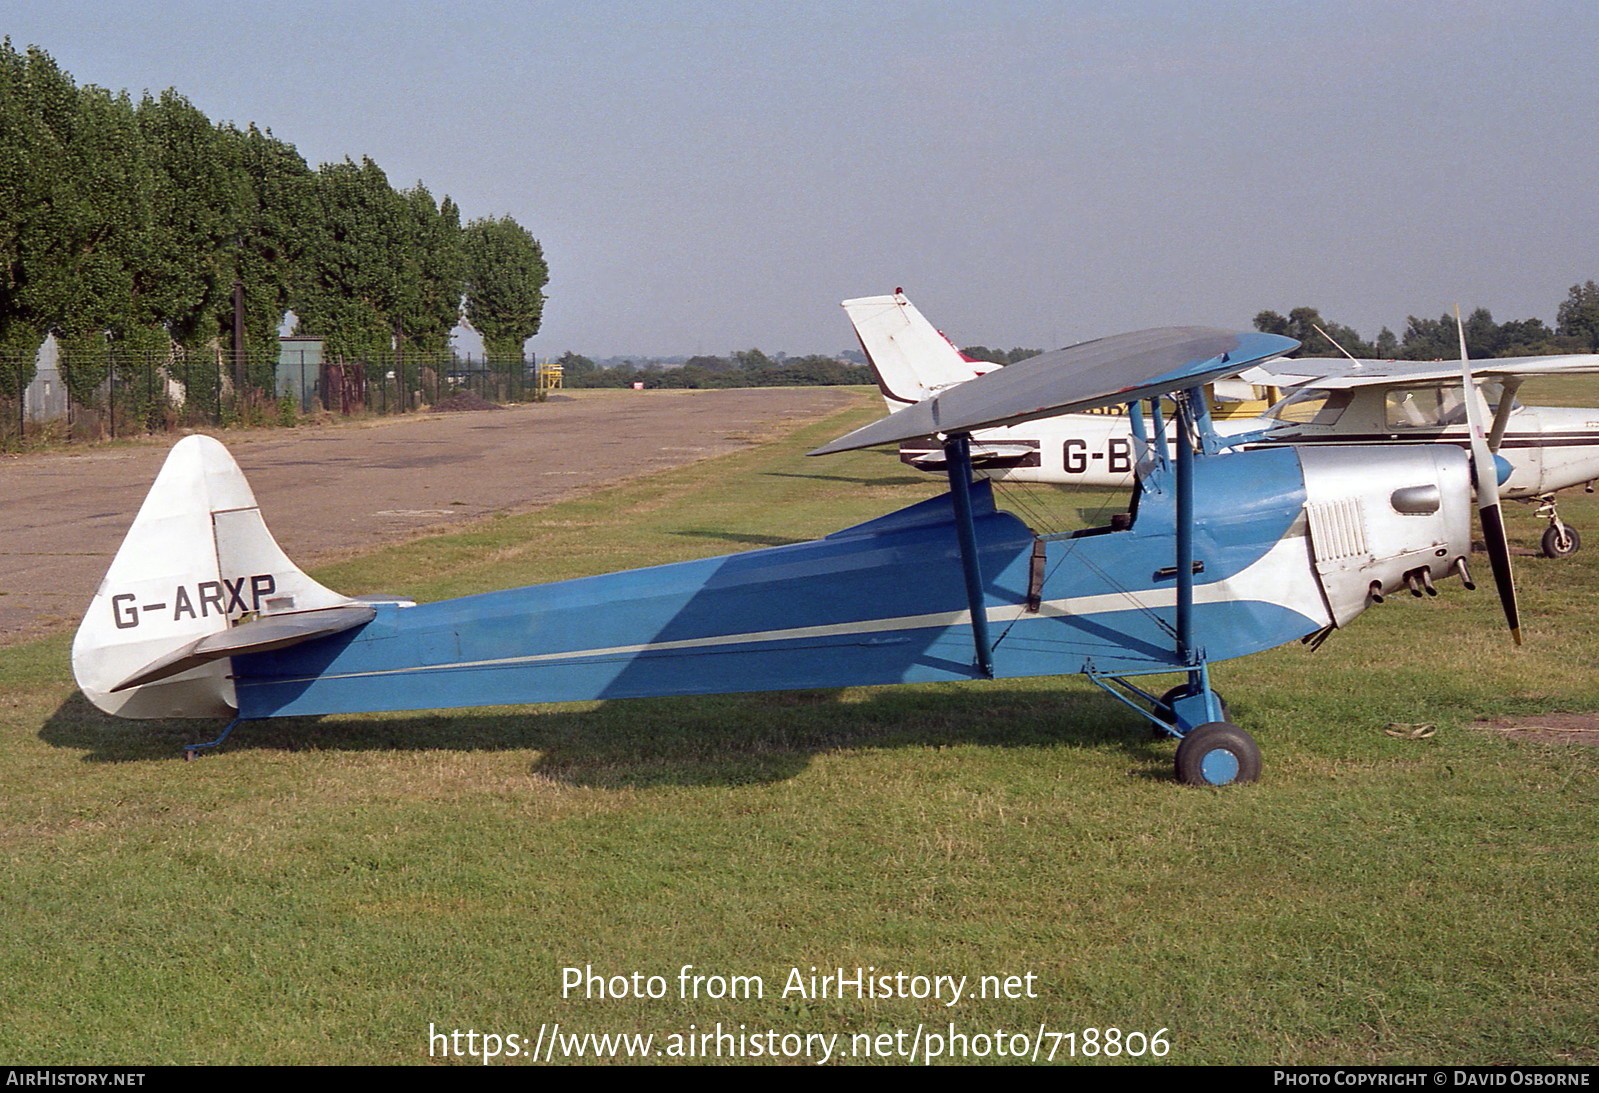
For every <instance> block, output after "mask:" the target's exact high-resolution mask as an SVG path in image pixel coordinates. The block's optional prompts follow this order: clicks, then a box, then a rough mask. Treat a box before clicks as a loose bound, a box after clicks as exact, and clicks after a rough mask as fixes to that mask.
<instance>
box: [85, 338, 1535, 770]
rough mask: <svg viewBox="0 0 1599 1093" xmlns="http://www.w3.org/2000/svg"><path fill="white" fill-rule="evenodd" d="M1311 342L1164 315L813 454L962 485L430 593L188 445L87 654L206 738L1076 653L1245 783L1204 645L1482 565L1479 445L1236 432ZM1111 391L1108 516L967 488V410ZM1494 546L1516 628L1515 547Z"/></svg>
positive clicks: (986, 667) (137, 710)
mask: <svg viewBox="0 0 1599 1093" xmlns="http://www.w3.org/2000/svg"><path fill="white" fill-rule="evenodd" d="M1294 344H1295V343H1293V342H1292V341H1291V340H1290V339H1287V338H1283V337H1279V336H1276V335H1269V334H1259V333H1241V334H1235V333H1230V332H1227V331H1221V330H1210V329H1204V328H1193V327H1187V328H1167V329H1161V330H1152V331H1143V332H1140V333H1135V334H1126V335H1119V336H1116V337H1112V338H1105V339H1101V340H1099V341H1096V342H1090V343H1086V344H1084V345H1079V346H1074V347H1072V348H1070V349H1066V350H1061V351H1059V352H1056V353H1050V354H1045V355H1044V356H1041V357H1035V358H1033V359H1032V360H1029V361H1025V362H1022V363H1020V364H1017V365H1012V366H1010V367H1008V368H1005V369H1003V370H1000V371H998V372H994V373H991V374H989V375H986V376H983V377H980V378H978V379H976V380H973V381H971V382H969V383H965V384H961V385H960V386H958V387H956V388H952V389H950V390H949V391H946V392H943V393H941V394H939V395H937V396H936V397H933V398H931V399H928V400H925V401H922V402H919V403H917V404H916V405H914V406H911V407H908V408H906V409H904V410H901V411H899V412H897V413H894V414H892V415H890V416H889V417H887V418H884V419H882V420H881V421H878V422H876V423H874V424H873V425H869V426H867V427H865V428H863V429H860V430H857V431H856V432H854V433H851V434H850V435H848V436H846V437H843V438H840V439H839V440H836V441H834V442H832V443H830V444H828V445H826V446H824V447H823V448H821V449H818V450H817V452H814V453H812V454H815V455H820V454H826V453H828V452H837V451H846V450H851V449H855V448H860V447H868V446H873V445H877V444H894V443H898V442H899V441H901V440H903V439H905V438H907V437H913V436H922V435H927V434H935V435H939V436H941V437H942V438H943V446H944V452H945V455H946V463H947V467H948V477H949V483H950V490H949V492H948V493H947V494H944V495H942V496H939V497H937V498H933V499H931V500H927V501H923V502H921V503H918V504H915V505H911V506H910V507H908V508H905V509H901V510H900V511H898V512H895V513H892V514H890V515H888V516H884V517H881V518H879V519H876V520H871V521H868V522H867V523H864V524H860V525H857V526H855V527H851V528H846V529H844V530H842V531H838V532H835V533H834V534H832V535H829V536H827V537H826V538H824V539H821V540H818V541H815V542H809V543H800V544H796V545H791V546H781V547H775V548H771V549H765V550H756V551H751V552H748V553H743V554H734V555H729V556H727V557H722V558H711V559H706V560H703V561H691V562H681V563H677V564H673V565H666V566H660V567H656V568H650V569H641V570H633V571H628V572H621V573H613V574H609V575H605V576H598V577H588V578H583V579H580V580H573V581H563V582H559V583H554V584H546V585H535V586H532V587H527V588H519V589H512V590H509V591H503V592H492V593H486V594H483V595H476V596H468V597H465V598H462V599H455V600H448V601H444V602H439V603H427V604H417V603H412V602H409V601H401V600H381V601H376V602H372V601H365V600H361V599H357V598H352V597H346V596H342V595H340V594H338V593H336V592H334V591H332V590H330V589H328V588H325V587H323V586H322V585H320V584H317V583H316V582H315V581H313V580H311V579H310V578H309V577H308V576H306V575H305V574H304V573H302V572H301V571H300V570H299V569H298V568H296V567H295V565H294V564H293V563H292V562H291V561H290V560H289V559H288V558H287V557H286V556H285V555H284V553H283V551H282V550H281V549H280V548H279V547H278V545H277V543H276V542H275V541H274V540H273V538H272V536H271V534H270V532H268V530H267V528H266V525H265V523H264V522H263V520H262V517H261V513H260V509H259V507H258V505H257V503H256V501H255V498H254V496H253V495H252V493H251V491H250V488H249V485H248V484H247V483H246V482H245V480H244V476H243V474H242V473H241V472H240V470H239V468H238V466H237V465H236V464H235V463H234V462H233V460H232V458H231V457H230V456H229V455H228V453H227V450H226V449H225V448H224V447H223V445H222V444H220V443H219V442H217V441H216V440H213V439H210V438H207V437H202V436H195V437H189V438H186V439H185V440H183V441H181V442H180V443H178V444H177V445H176V446H174V448H173V450H172V452H171V455H170V456H169V458H168V460H167V462H166V465H165V466H164V467H163V468H162V470H161V473H160V475H159V476H158V477H157V479H156V481H155V484H154V486H153V487H152V488H151V491H150V494H149V496H148V498H147V499H146V500H145V503H144V505H143V507H142V508H141V509H140V511H139V514H138V517H137V518H136V519H135V521H134V523H133V526H132V528H131V529H130V531H129V533H128V537H127V539H126V541H125V542H124V543H123V545H122V547H121V549H120V550H119V552H118V554H117V555H116V558H115V559H114V561H113V562H112V564H111V568H110V571H109V572H108V573H107V575H106V577H105V580H104V581H103V582H102V583H101V585H100V588H99V590H98V592H97V593H96V595H95V597H94V600H93V602H92V603H91V604H90V606H89V609H88V612H87V614H86V615H85V617H84V620H83V623H82V625H81V626H80V628H79V630H78V633H77V638H76V640H75V642H74V645H73V668H74V672H75V674H76V677H77V680H78V684H79V686H80V687H81V688H82V689H83V692H84V693H85V694H86V695H87V696H88V698H89V699H90V700H91V701H92V702H93V703H94V704H95V705H96V706H98V707H99V708H100V709H102V710H105V711H107V712H110V713H113V714H117V715H120V716H123V717H131V718H169V717H200V718H232V719H233V720H232V721H231V722H230V724H229V725H228V728H227V729H226V730H224V732H223V733H222V735H221V736H219V737H218V738H217V739H216V740H214V741H212V742H210V744H206V745H197V747H208V746H212V745H215V744H218V743H220V742H221V741H222V739H224V738H225V737H226V736H227V734H228V732H230V731H231V730H232V728H233V727H234V725H236V724H238V723H240V722H245V721H253V720H258V719H262V718H270V717H284V716H299V715H316V714H340V713H350V712H356V711H369V710H409V709H433V708H445V707H465V706H480V705H499V704H509V703H529V702H565V701H576V700H590V699H607V698H638V697H646V696H656V695H690V694H711V693H728V692H739V691H763V690H777V689H792V688H811V687H842V686H858V685H876V684H891V683H914V682H929V681H941V680H973V681H977V680H983V679H993V678H1009V677H1019V676H1042V675H1059V674H1065V673H1082V674H1083V675H1086V676H1087V677H1088V678H1089V679H1091V680H1093V681H1094V682H1095V683H1097V684H1099V685H1100V686H1101V687H1103V688H1105V689H1106V690H1107V691H1108V692H1109V693H1111V694H1112V695H1115V696H1116V697H1117V698H1119V699H1120V700H1122V701H1123V702H1125V703H1126V704H1128V705H1129V706H1131V707H1133V708H1134V709H1136V710H1138V711H1139V712H1141V713H1143V714H1145V715H1146V716H1148V717H1149V718H1150V719H1151V720H1152V721H1153V722H1155V723H1156V724H1158V725H1159V726H1160V727H1161V728H1163V729H1164V730H1165V731H1167V732H1169V733H1170V734H1171V735H1173V736H1175V737H1178V738H1179V740H1180V743H1179V746H1178V748H1177V756H1176V770H1177V776H1178V778H1179V779H1181V780H1182V781H1184V782H1189V783H1195V784H1216V785H1220V784H1226V783H1229V782H1233V781H1250V780H1253V779H1254V778H1255V777H1256V776H1257V775H1258V773H1259V767H1260V753H1259V749H1258V748H1257V747H1256V745H1255V743H1254V741H1253V740H1252V739H1251V737H1250V736H1249V735H1248V734H1247V733H1246V732H1244V731H1243V730H1242V729H1240V728H1238V727H1237V726H1235V725H1233V724H1230V723H1228V722H1227V720H1226V716H1225V713H1224V710H1223V707H1222V705H1221V702H1220V700H1219V698H1218V697H1217V696H1216V694H1215V692H1214V691H1213V690H1212V689H1211V686H1210V679H1209V668H1208V666H1209V665H1210V664H1211V663H1213V662H1215V661H1221V660H1226V659H1229V658H1232V657H1239V656H1244V655H1246V654H1249V653H1254V652H1258V651H1260V650H1264V649H1270V648H1272V647H1274V646H1277V645H1281V644H1283V643H1285V642H1290V641H1294V640H1296V639H1306V640H1319V638H1320V637H1325V636H1326V634H1328V633H1330V632H1331V631H1332V630H1333V629H1336V628H1339V627H1343V626H1346V625H1348V623H1349V622H1350V621H1351V620H1352V619H1353V618H1354V617H1355V616H1356V615H1358V614H1359V613H1360V612H1361V611H1362V610H1364V609H1365V608H1366V607H1367V606H1368V605H1370V604H1372V603H1374V602H1380V601H1381V599H1382V598H1383V597H1384V596H1386V595H1388V594H1390V593H1393V592H1395V591H1397V590H1399V589H1401V588H1404V587H1407V586H1408V587H1410V588H1412V590H1416V591H1417V592H1418V594H1419V591H1420V589H1422V588H1425V589H1426V590H1428V591H1434V584H1435V582H1439V581H1442V580H1444V579H1445V578H1446V577H1448V576H1450V575H1457V576H1460V577H1461V578H1462V579H1463V580H1465V581H1466V583H1467V585H1468V587H1469V586H1470V582H1469V577H1468V576H1467V570H1466V559H1467V555H1468V554H1469V552H1470V550H1471V533H1470V526H1469V525H1470V519H1469V510H1470V507H1471V498H1472V469H1471V463H1472V459H1471V458H1468V456H1467V453H1465V452H1463V451H1461V450H1460V449H1458V448H1453V447H1448V446H1440V445H1431V446H1412V447H1396V448H1392V449H1385V450H1384V451H1383V452H1382V457H1381V459H1376V460H1374V459H1373V457H1372V456H1371V454H1370V452H1369V451H1368V452H1366V453H1363V454H1361V455H1359V456H1358V457H1356V456H1352V455H1351V453H1349V452H1347V451H1340V450H1336V449H1311V448H1292V447H1283V448H1273V449H1261V450H1254V451H1226V450H1224V448H1223V447H1222V441H1221V439H1220V438H1218V437H1217V436H1216V434H1215V432H1214V430H1213V429H1211V427H1210V424H1209V420H1208V415H1207V413H1206V410H1205V405H1204V399H1203V394H1202V386H1203V385H1204V384H1205V383H1207V382H1210V381H1211V380H1213V379H1215V378H1216V377H1217V376H1220V375H1224V374H1232V373H1236V372H1237V371H1238V370H1239V369H1240V368H1242V367H1247V366H1248V365H1249V364H1251V363H1253V362H1255V361H1259V360H1262V359H1265V358H1268V357H1271V356H1275V355H1277V354H1281V353H1284V352H1287V351H1289V350H1291V349H1292V348H1293V346H1294ZM1161 396H1172V397H1174V398H1175V404H1176V407H1177V409H1176V412H1175V414H1174V415H1172V416H1170V417H1166V416H1163V411H1162V409H1161V407H1162V405H1163V400H1162V398H1161ZM1118 404H1119V405H1125V406H1127V407H1128V414H1129V420H1130V421H1131V423H1132V428H1133V430H1134V434H1135V436H1136V437H1137V438H1138V441H1139V444H1140V448H1141V452H1142V466H1143V472H1142V473H1141V475H1140V476H1139V478H1138V481H1137V483H1136V485H1135V487H1134V490H1133V496H1132V501H1131V504H1130V506H1129V512H1128V513H1127V514H1124V515H1123V516H1122V517H1120V518H1119V519H1117V520H1115V521H1114V522H1113V523H1112V525H1111V526H1108V527H1099V528H1092V529H1089V530H1085V531H1079V532H1073V533H1069V534H1057V535H1049V534H1039V533H1037V532H1035V530H1034V529H1032V528H1030V527H1028V525H1027V524H1026V523H1024V522H1023V521H1022V520H1021V519H1019V518H1017V517H1016V516H1014V515H1012V514H1010V513H1008V512H1004V511H1000V510H998V509H997V508H996V507H995V505H994V500H993V497H992V495H991V493H990V489H989V484H988V483H987V482H986V481H982V480H980V479H979V480H976V481H974V479H973V473H972V468H971V458H970V438H971V434H972V432H973V431H974V430H976V429H981V428H987V427H993V426H997V425H1008V424H1016V423H1019V422H1025V421H1030V420H1035V419H1038V418H1041V417H1046V416H1050V415H1054V414H1058V413H1061V412H1064V411H1067V410H1073V409H1088V408H1093V407H1099V406H1109V405H1118ZM1165 404H1166V405H1169V404H1170V403H1169V402H1167V403H1165ZM1146 407H1147V413H1146V409H1145V408H1146ZM1173 449H1174V454H1170V455H1168V454H1167V453H1168V452H1172V451H1173ZM1357 458H1358V463H1356V462H1354V461H1353V460H1355V459H1357ZM1491 458H1492V457H1491V456H1489V455H1488V454H1487V452H1486V450H1483V451H1480V452H1478V453H1476V459H1477V461H1478V462H1479V463H1481V464H1482V465H1487V464H1488V463H1489V462H1490V461H1491ZM1486 496H1488V498H1489V502H1490V504H1489V505H1488V506H1486V507H1491V508H1492V516H1493V517H1494V518H1497V516H1498V501H1497V498H1496V497H1495V496H1494V493H1493V491H1492V490H1488V491H1486ZM1484 515H1485V517H1487V513H1486V511H1485V513H1484ZM1488 523H1493V524H1494V526H1495V527H1497V523H1496V521H1493V520H1489V521H1488ZM1496 534H1497V536H1498V545H1499V547H1500V548H1502V547H1503V531H1502V527H1499V528H1498V530H1497V532H1496V531H1494V530H1493V529H1492V528H1489V529H1488V530H1487V531H1486V534H1485V538H1486V539H1487V540H1488V543H1489V546H1490V548H1494V547H1495V538H1494V537H1495V535H1496ZM1490 554H1491V556H1492V557H1493V558H1494V560H1495V566H1496V576H1497V575H1498V571H1499V567H1500V565H1501V564H1502V565H1503V579H1502V580H1501V593H1502V595H1503V596H1504V597H1505V605H1506V613H1507V618H1509V619H1510V621H1511V623H1512V626H1513V627H1515V626H1517V625H1519V624H1518V622H1517V620H1516V616H1515V606H1514V591H1513V589H1511V587H1510V583H1509V568H1508V567H1509V557H1508V550H1505V549H1491V550H1490ZM1161 676H1166V677H1172V676H1175V677H1176V680H1177V681H1176V685H1175V686H1173V687H1171V689H1170V690H1168V691H1166V693H1165V694H1164V695H1160V694H1157V693H1156V692H1157V691H1158V690H1159V687H1158V686H1156V685H1154V684H1153V683H1152V682H1151V681H1152V680H1154V679H1156V678H1158V677H1161ZM189 754H190V756H191V757H192V755H193V749H190V751H189Z"/></svg>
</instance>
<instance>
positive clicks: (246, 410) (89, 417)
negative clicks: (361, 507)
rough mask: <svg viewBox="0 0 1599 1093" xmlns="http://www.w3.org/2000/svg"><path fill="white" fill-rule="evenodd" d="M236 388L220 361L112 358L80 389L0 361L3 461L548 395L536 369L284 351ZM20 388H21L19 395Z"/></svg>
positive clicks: (25, 365)
mask: <svg viewBox="0 0 1599 1093" xmlns="http://www.w3.org/2000/svg"><path fill="white" fill-rule="evenodd" d="M256 371H257V372H260V373H263V374H258V375H254V376H251V377H249V378H247V379H246V381H245V382H244V383H243V384H242V385H241V384H239V383H238V382H236V372H235V369H234V368H233V362H232V360H231V356H230V355H229V354H226V353H217V352H206V353H184V352H182V351H181V350H178V349H176V348H174V349H173V350H172V351H171V352H169V353H166V354H162V355H160V356H150V355H145V356H132V355H127V356H119V355H117V354H116V353H115V352H114V351H113V353H112V354H111V356H110V359H109V361H108V362H107V364H106V366H105V368H104V376H103V378H102V379H100V381H99V382H98V383H97V384H94V385H92V386H89V387H88V389H87V390H85V389H84V385H83V384H81V383H71V382H69V379H70V377H69V376H68V375H65V374H63V372H62V371H61V370H60V369H59V368H58V367H57V363H56V360H55V358H54V356H53V355H45V354H41V357H40V359H39V360H38V361H32V360H27V361H24V360H18V359H5V358H0V451H18V450H22V449H25V448H30V447H37V446H40V445H44V444H60V443H72V442H80V441H96V440H106V439H114V438H116V437H121V436H134V435H139V434H144V433H159V432H170V431H174V430H181V429H193V428H205V427H211V428H216V427H227V426H234V425H246V426H259V425H274V424H276V425H292V424H294V423H295V422H296V421H298V420H300V419H302V418H306V417H313V418H314V417H320V416H323V415H333V416H338V417H360V416H364V415H382V414H406V413H416V412H418V411H421V410H425V409H427V408H429V407H431V406H434V405H438V404H440V403H444V402H446V400H449V399H451V398H452V397H453V396H456V395H459V394H462V393H464V392H465V393H470V394H472V395H476V396H477V397H479V398H482V399H485V400H487V401H489V402H495V403H506V402H524V401H529V400H533V399H538V398H542V397H544V391H543V390H542V389H541V388H540V386H539V382H538V377H537V374H536V372H535V371H534V369H533V366H531V365H529V364H527V363H525V362H522V361H485V360H474V359H472V358H470V357H460V356H456V355H454V354H448V355H423V354H413V353H405V354H396V355H394V356H393V357H388V358H386V359H370V358H369V359H359V358H347V357H338V358H335V359H332V360H322V359H321V353H320V351H319V349H318V351H307V350H303V349H302V350H292V351H286V352H285V353H284V354H283V355H282V357H281V358H280V359H279V361H278V363H277V365H276V368H275V371H274V372H273V373H271V374H265V372H264V369H259V368H258V369H257V370H256ZM19 389H20V390H19Z"/></svg>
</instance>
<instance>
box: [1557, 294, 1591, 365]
mask: <svg viewBox="0 0 1599 1093" xmlns="http://www.w3.org/2000/svg"><path fill="white" fill-rule="evenodd" d="M1555 321H1556V324H1557V325H1556V331H1557V332H1558V333H1559V334H1561V335H1562V336H1564V337H1568V338H1571V339H1573V340H1574V342H1575V343H1576V344H1577V345H1578V346H1580V347H1581V348H1582V349H1584V350H1586V351H1587V352H1590V353H1591V352H1595V351H1599V284H1595V283H1594V282H1592V281H1585V282H1583V283H1582V284H1580V285H1572V286H1571V292H1570V294H1569V295H1568V296H1567V297H1566V299H1565V300H1564V301H1563V302H1562V303H1561V305H1560V310H1559V311H1558V312H1557V313H1556V314H1555Z"/></svg>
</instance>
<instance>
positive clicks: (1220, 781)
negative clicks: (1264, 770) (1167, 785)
mask: <svg viewBox="0 0 1599 1093" xmlns="http://www.w3.org/2000/svg"><path fill="white" fill-rule="evenodd" d="M1259 777H1260V748H1259V747H1258V746H1256V744H1255V738H1254V737H1252V736H1250V735H1249V734H1248V733H1247V732H1245V731H1244V730H1243V729H1240V728H1239V727H1238V726H1237V725H1233V724H1229V723H1228V722H1226V721H1211V722H1208V723H1206V724H1204V725H1200V726H1199V727H1198V728H1196V729H1194V731H1193V732H1190V733H1189V734H1188V735H1187V736H1185V737H1183V738H1182V740H1181V741H1179V742H1178V744H1177V780H1178V781H1179V782H1182V783H1183V784H1185V785H1190V786H1228V785H1232V784H1233V783H1234V782H1253V781H1255V779H1257V778H1259Z"/></svg>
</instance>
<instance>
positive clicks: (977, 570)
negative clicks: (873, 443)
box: [944, 433, 994, 679]
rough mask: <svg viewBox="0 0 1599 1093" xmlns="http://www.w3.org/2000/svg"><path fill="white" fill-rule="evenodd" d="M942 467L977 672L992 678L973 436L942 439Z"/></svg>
mask: <svg viewBox="0 0 1599 1093" xmlns="http://www.w3.org/2000/svg"><path fill="white" fill-rule="evenodd" d="M944 467H945V470H946V471H947V472H948V473H949V496H950V500H951V501H952V502H953V503H954V506H955V533H956V535H957V536H958V537H959V539H960V548H961V572H962V575H963V576H964V577H965V578H966V606H967V608H968V610H969V611H970V612H971V616H972V644H973V646H975V647H976V652H977V670H978V672H979V673H981V674H982V676H983V677H984V678H985V679H993V678H994V647H993V645H992V644H991V643H990V642H989V640H988V608H987V606H986V605H985V604H984V602H983V569H982V566H981V565H980V564H979V563H978V557H977V529H976V527H975V526H974V525H973V524H972V436H971V434H970V433H954V434H952V435H950V436H947V437H945V438H944Z"/></svg>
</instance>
